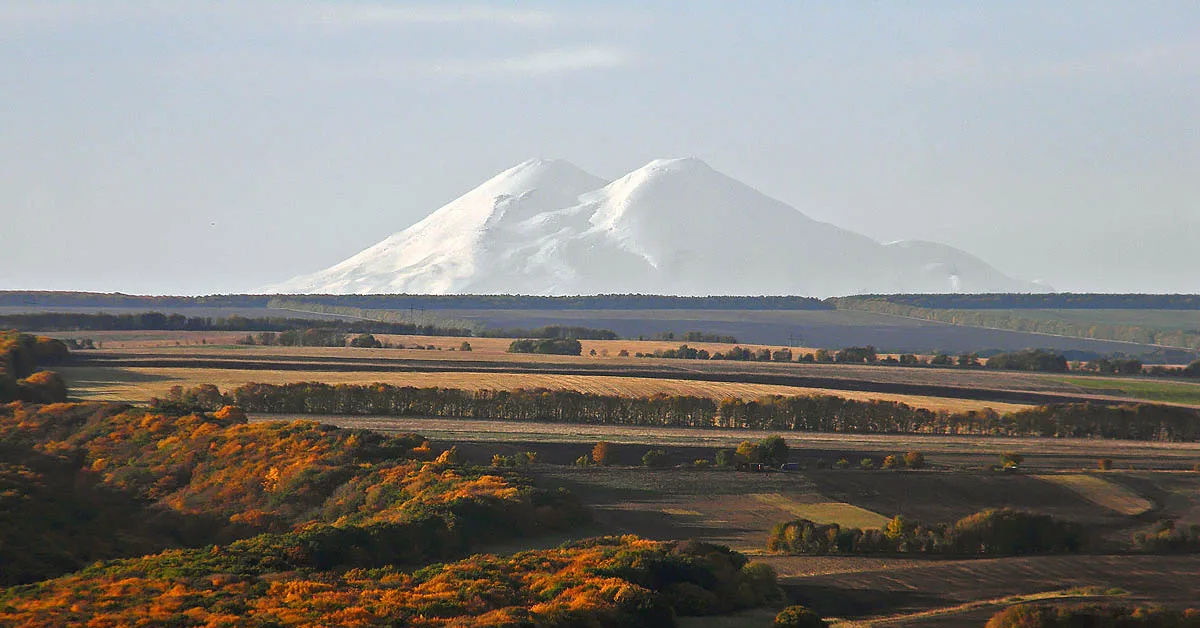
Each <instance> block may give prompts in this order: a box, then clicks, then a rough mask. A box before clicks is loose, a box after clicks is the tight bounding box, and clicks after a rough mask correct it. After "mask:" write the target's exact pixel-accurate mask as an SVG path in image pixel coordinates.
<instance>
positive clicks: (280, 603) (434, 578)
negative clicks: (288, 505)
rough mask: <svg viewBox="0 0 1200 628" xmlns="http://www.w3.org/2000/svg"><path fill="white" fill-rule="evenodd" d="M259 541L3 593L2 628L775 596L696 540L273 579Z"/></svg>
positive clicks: (697, 609)
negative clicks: (6, 626)
mask: <svg viewBox="0 0 1200 628" xmlns="http://www.w3.org/2000/svg"><path fill="white" fill-rule="evenodd" d="M260 538H261V537H256V538H255V539H252V540H250V541H243V542H239V543H235V544H231V545H229V546H220V547H218V546H213V547H209V548H203V549H197V550H182V551H170V552H165V553H163V554H159V555H155V556H147V557H144V558H140V559H131V560H122V561H115V562H112V563H108V564H99V565H96V566H95V567H92V568H90V569H87V570H85V571H82V572H80V573H77V574H74V575H70V576H66V577H63V578H59V579H57V580H53V581H49V582H46V583H43V584H41V585H39V586H38V587H37V588H31V589H14V590H10V591H8V592H7V593H5V594H3V595H0V623H11V624H14V625H17V624H19V625H23V626H47V627H48V626H63V625H75V624H82V623H85V622H86V621H88V620H91V621H93V622H99V623H101V624H103V625H135V624H136V625H213V626H215V625H233V624H237V625H252V626H333V625H337V626H410V627H412V628H433V627H442V626H456V627H458V626H462V627H470V626H479V627H482V626H493V627H495V626H538V627H545V628H570V627H573V626H595V627H599V628H618V627H626V626H629V627H644V628H652V627H667V628H670V627H671V626H674V625H675V617H676V615H707V614H716V613H723V612H729V611H732V610H737V609H740V608H745V607H750V606H755V605H758V604H761V603H763V602H764V601H766V600H769V599H775V598H777V597H778V595H779V592H778V589H777V587H776V584H775V577H774V572H772V571H771V570H770V568H769V567H766V566H765V565H760V564H747V561H746V558H745V557H743V556H742V555H741V554H738V553H736V552H731V551H729V550H728V549H726V548H724V547H720V546H715V545H708V544H704V543H692V542H689V543H664V542H656V541H646V540H641V539H638V538H635V537H605V538H598V539H591V540H587V541H580V542H576V543H570V544H567V545H564V546H562V547H560V548H558V549H552V550H538V551H530V552H523V553H520V554H516V555H514V556H511V557H496V556H489V555H477V556H473V557H471V558H468V559H465V560H460V561H458V562H452V563H447V564H439V565H433V566H430V567H427V568H425V569H421V570H418V571H415V572H412V573H407V572H403V571H399V570H397V569H395V568H394V567H390V566H388V567H381V568H374V569H364V568H357V569H350V570H348V571H323V570H320V571H314V570H301V571H290V572H283V573H279V572H278V571H277V567H278V566H277V565H275V564H273V563H272V561H274V560H275V559H276V558H277V556H278V552H279V549H280V548H277V547H274V546H272V544H271V543H269V542H259V539H260Z"/></svg>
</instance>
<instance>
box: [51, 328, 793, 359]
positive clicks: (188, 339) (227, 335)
mask: <svg viewBox="0 0 1200 628" xmlns="http://www.w3.org/2000/svg"><path fill="white" fill-rule="evenodd" d="M248 333H249V334H250V335H253V332H218V331H153V330H147V331H78V332H46V335H48V336H52V337H55V338H83V337H86V338H92V339H93V340H97V341H100V342H102V343H104V346H103V348H104V349H105V350H111V349H148V348H161V349H171V348H174V347H187V348H188V349H189V350H194V349H197V348H200V349H202V350H203V349H205V348H206V347H207V348H208V349H211V350H217V351H225V350H228V349H230V348H231V347H230V345H235V343H236V342H237V341H238V340H240V339H242V338H244V337H246V335H247V334H248ZM350 335H353V334H350ZM374 336H375V337H376V338H377V339H379V340H380V341H381V342H388V343H391V344H393V345H395V346H396V347H408V348H406V349H400V348H391V349H356V348H351V347H346V348H342V347H258V346H242V345H235V346H236V348H237V349H243V348H244V349H249V350H253V351H261V352H263V353H264V355H320V356H329V355H345V352H347V351H349V352H351V353H355V354H366V355H370V354H377V353H382V354H385V355H397V356H403V357H411V355H412V354H415V355H418V356H419V355H423V354H425V352H427V351H431V350H430V349H414V348H413V347H416V346H420V347H436V349H432V350H433V351H438V350H440V351H442V352H451V350H454V352H457V349H458V348H459V346H460V345H462V343H463V342H468V343H470V345H471V351H470V352H467V353H466V355H464V356H462V357H463V359H469V358H471V357H476V356H479V355H483V356H487V357H489V358H495V357H498V356H506V357H511V358H515V359H529V358H533V359H538V358H543V357H548V358H552V359H553V358H558V359H561V358H562V357H563V356H538V355H531V354H518V355H514V354H511V353H508V352H507V351H508V346H509V345H510V344H512V341H513V339H512V338H480V337H473V336H472V337H460V336H418V335H398V334H374ZM579 343H580V344H581V345H582V346H583V354H584V356H585V357H592V358H594V359H602V358H611V359H623V358H619V356H618V354H619V353H620V352H621V351H622V350H625V351H628V352H629V353H630V355H633V354H636V353H653V352H654V351H658V350H666V349H678V348H679V345H682V344H686V345H688V346H689V347H694V348H696V349H704V350H706V351H708V352H709V353H715V352H717V351H720V352H727V351H729V350H730V349H732V348H733V347H743V348H746V349H751V350H757V349H770V350H772V351H774V350H777V349H780V348H782V347H781V346H779V345H759V344H752V343H736V344H733V343H720V342H686V343H685V342H683V341H682V340H636V339H634V340H628V339H621V340H580V341H579ZM593 349H594V350H595V351H596V355H595V356H590V353H591V351H592V350H593ZM815 351H816V349H815V348H811V347H792V352H793V353H794V354H796V355H800V354H801V353H813V352H815ZM438 357H439V358H445V359H449V358H453V357H454V356H445V355H438Z"/></svg>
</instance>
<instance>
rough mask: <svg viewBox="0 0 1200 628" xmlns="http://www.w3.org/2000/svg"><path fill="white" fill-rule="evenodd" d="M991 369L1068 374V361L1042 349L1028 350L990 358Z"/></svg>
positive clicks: (988, 362) (989, 365) (988, 363)
mask: <svg viewBox="0 0 1200 628" xmlns="http://www.w3.org/2000/svg"><path fill="white" fill-rule="evenodd" d="M986 366H987V367H988V368H990V369H1001V370H1007V371H1042V372H1046V373H1066V372H1067V370H1068V366H1067V359H1066V358H1065V357H1063V356H1062V354H1059V353H1053V352H1051V351H1044V350H1042V349H1026V350H1025V351H1014V352H1012V353H998V354H996V355H993V356H992V357H990V358H988V361H987V365H986Z"/></svg>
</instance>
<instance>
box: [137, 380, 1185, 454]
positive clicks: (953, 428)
mask: <svg viewBox="0 0 1200 628" xmlns="http://www.w3.org/2000/svg"><path fill="white" fill-rule="evenodd" d="M204 391H207V392H204ZM159 403H183V404H185V405H186V404H191V403H200V404H201V405H200V406H199V407H201V408H204V409H210V410H211V409H214V408H216V407H219V406H220V405H226V404H233V405H238V406H240V407H242V408H244V409H245V410H246V411H248V412H270V413H286V414H350V415H391V416H428V417H462V418H490V419H501V420H515V421H547V422H560V423H587V424H596V425H647V426H665V427H731V428H747V429H761V430H771V431H781V432H783V431H797V432H849V433H870V434H987V435H1003V436H1052V437H1090V438H1121V439H1129V440H1161V441H1195V440H1200V411H1197V410H1195V409H1191V408H1183V407H1177V406H1161V405H1153V404H1130V405H1122V406H1103V405H1097V404H1055V405H1047V406H1040V407H1037V408H1028V409H1024V410H1019V411H1016V412H1012V413H1008V414H1004V415H1001V414H999V413H996V412H993V411H991V410H987V409H985V410H982V411H968V412H958V413H949V412H937V411H932V410H927V409H924V408H913V407H911V406H908V405H906V404H903V403H897V402H892V401H857V400H853V399H845V398H842V397H837V396H833V395H803V396H790V397H784V396H779V395H775V396H765V397H761V398H759V399H756V400H753V401H744V400H741V399H725V400H721V401H719V402H718V401H714V400H712V399H710V398H707V397H690V396H672V395H655V396H652V397H618V396H612V395H599V394H592V393H583V392H577V391H570V390H544V389H523V390H513V391H495V390H483V391H468V390H458V389H448V388H413V387H402V386H392V385H388V384H368V385H354V384H337V385H332V384H322V383H315V382H304V383H297V384H280V385H273V384H247V385H245V386H241V387H239V388H236V389H234V390H232V391H229V392H228V393H225V394H221V393H219V392H216V391H215V389H213V388H212V387H211V386H210V387H207V388H206V387H203V386H202V387H198V388H195V389H192V390H189V391H178V392H177V393H176V395H175V396H173V397H169V398H168V399H167V400H163V401H160V402H159Z"/></svg>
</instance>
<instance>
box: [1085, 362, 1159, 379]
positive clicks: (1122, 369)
mask: <svg viewBox="0 0 1200 628" xmlns="http://www.w3.org/2000/svg"><path fill="white" fill-rule="evenodd" d="M1143 366H1144V365H1143V364H1142V361H1141V360H1138V359H1136V358H1099V359H1096V360H1091V361H1089V362H1087V363H1086V364H1084V365H1083V370H1085V371H1092V372H1095V373H1103V374H1105V375H1141V374H1142V367H1143Z"/></svg>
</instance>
